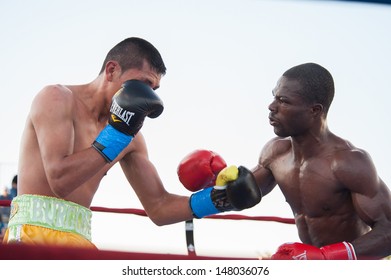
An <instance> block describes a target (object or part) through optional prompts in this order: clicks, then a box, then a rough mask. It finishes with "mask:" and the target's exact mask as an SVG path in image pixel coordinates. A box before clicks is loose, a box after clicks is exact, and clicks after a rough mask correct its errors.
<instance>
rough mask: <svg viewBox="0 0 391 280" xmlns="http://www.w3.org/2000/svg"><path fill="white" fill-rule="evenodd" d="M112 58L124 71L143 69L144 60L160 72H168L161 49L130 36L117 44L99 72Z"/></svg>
mask: <svg viewBox="0 0 391 280" xmlns="http://www.w3.org/2000/svg"><path fill="white" fill-rule="evenodd" d="M110 60H114V61H117V62H118V64H119V65H120V66H121V69H122V72H124V71H126V70H129V69H134V68H136V69H141V68H142V66H143V63H144V61H147V62H148V64H149V65H150V66H151V67H152V69H153V70H155V71H156V72H157V73H158V74H161V75H165V74H166V70H167V69H166V66H165V65H164V62H163V59H162V57H161V55H160V53H159V51H158V50H157V49H156V48H155V47H154V46H153V45H152V44H151V43H149V42H148V41H146V40H144V39H141V38H137V37H130V38H127V39H125V40H123V41H121V42H119V43H118V44H117V45H115V46H114V47H113V48H112V49H111V50H110V51H109V52H108V53H107V55H106V58H105V60H104V62H103V65H102V68H101V70H100V72H99V74H101V73H103V71H104V69H105V67H106V63H107V62H108V61H110Z"/></svg>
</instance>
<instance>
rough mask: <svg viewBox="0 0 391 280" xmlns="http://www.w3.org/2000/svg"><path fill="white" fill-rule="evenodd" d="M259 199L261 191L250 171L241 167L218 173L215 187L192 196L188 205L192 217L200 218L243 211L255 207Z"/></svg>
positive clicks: (227, 168) (233, 167)
mask: <svg viewBox="0 0 391 280" xmlns="http://www.w3.org/2000/svg"><path fill="white" fill-rule="evenodd" d="M235 173H236V174H235ZM261 199H262V193H261V190H260V189H259V187H258V185H257V183H256V181H255V178H254V175H253V174H252V173H251V171H250V170H248V169H247V168H245V167H243V166H239V167H238V168H236V166H230V167H226V168H224V169H223V170H222V171H220V173H219V174H218V176H217V179H216V186H214V187H209V188H205V189H203V190H201V191H199V192H196V193H194V194H192V195H191V197H190V200H189V204H190V208H191V210H192V212H193V216H194V217H196V218H202V217H205V216H209V215H212V214H217V213H221V212H225V211H232V210H234V211H240V210H244V209H247V208H250V207H253V206H255V205H256V204H258V203H259V202H260V201H261Z"/></svg>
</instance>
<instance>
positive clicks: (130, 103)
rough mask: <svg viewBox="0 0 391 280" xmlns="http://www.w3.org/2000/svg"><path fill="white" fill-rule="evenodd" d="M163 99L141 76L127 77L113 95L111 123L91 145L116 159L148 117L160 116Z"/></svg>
mask: <svg viewBox="0 0 391 280" xmlns="http://www.w3.org/2000/svg"><path fill="white" fill-rule="evenodd" d="M163 109H164V107H163V102H162V100H161V99H160V98H159V96H157V95H156V93H155V92H154V90H153V89H152V88H151V87H150V86H148V85H147V84H145V83H143V82H141V81H138V80H128V81H126V82H125V83H123V85H122V87H121V89H120V90H119V91H118V92H117V93H116V94H115V95H114V96H113V99H112V103H111V108H110V118H109V123H108V125H107V126H106V127H105V128H104V129H103V130H102V131H101V132H100V134H99V135H98V137H97V138H96V139H95V141H94V143H93V144H92V146H93V147H94V148H95V149H96V150H97V151H98V152H99V153H100V154H101V155H102V156H103V157H104V158H105V159H106V160H107V161H108V162H111V161H113V160H114V159H115V158H116V157H117V156H118V155H119V154H120V153H121V152H122V150H123V149H125V148H126V147H127V146H128V145H129V144H130V142H131V141H132V140H133V137H134V135H136V134H137V132H138V131H139V130H140V129H141V127H142V126H143V123H144V119H145V117H150V118H157V117H158V116H159V115H160V114H161V113H162V112H163Z"/></svg>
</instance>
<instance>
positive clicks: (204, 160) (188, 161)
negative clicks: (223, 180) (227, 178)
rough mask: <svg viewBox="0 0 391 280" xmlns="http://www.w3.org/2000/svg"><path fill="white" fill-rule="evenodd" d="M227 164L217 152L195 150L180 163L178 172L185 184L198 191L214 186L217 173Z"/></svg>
mask: <svg viewBox="0 0 391 280" xmlns="http://www.w3.org/2000/svg"><path fill="white" fill-rule="evenodd" d="M226 166H227V164H226V163H225V161H224V159H223V158H222V157H221V156H220V155H218V154H217V153H215V152H212V151H208V150H195V151H193V152H191V153H190V154H188V155H187V156H186V157H185V158H184V159H183V160H182V161H181V162H180V163H179V165H178V169H177V173H178V177H179V181H180V182H181V183H182V184H183V186H184V187H185V188H186V189H188V190H189V191H192V192H196V191H199V190H201V189H204V188H206V187H211V186H214V184H215V181H216V177H217V174H218V173H219V172H220V171H221V170H222V169H223V168H225V167H226Z"/></svg>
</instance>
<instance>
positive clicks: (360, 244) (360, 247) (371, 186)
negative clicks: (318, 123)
mask: <svg viewBox="0 0 391 280" xmlns="http://www.w3.org/2000/svg"><path fill="white" fill-rule="evenodd" d="M335 176H336V178H337V179H338V180H339V181H340V182H341V183H342V184H343V185H344V186H345V187H346V188H347V189H349V190H350V191H351V194H352V201H353V205H354V208H355V210H356V212H357V214H358V215H359V216H360V218H361V219H362V220H363V221H364V222H366V223H367V224H368V225H369V226H371V227H372V230H371V231H369V232H368V233H367V234H365V235H363V236H361V237H359V238H357V239H356V240H353V241H352V244H353V246H354V248H355V251H356V254H357V257H358V258H359V259H360V258H364V259H366V258H383V257H386V256H388V255H390V254H391V243H390V242H389V241H390V240H391V193H390V190H389V188H388V187H387V186H386V184H385V183H384V182H383V181H382V180H381V179H380V178H379V176H378V174H377V171H376V169H375V166H374V164H373V162H372V159H371V158H370V156H369V155H368V154H367V153H366V152H365V151H363V150H357V149H356V150H353V151H349V152H345V153H343V154H341V155H340V157H339V158H337V159H336V161H335Z"/></svg>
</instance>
